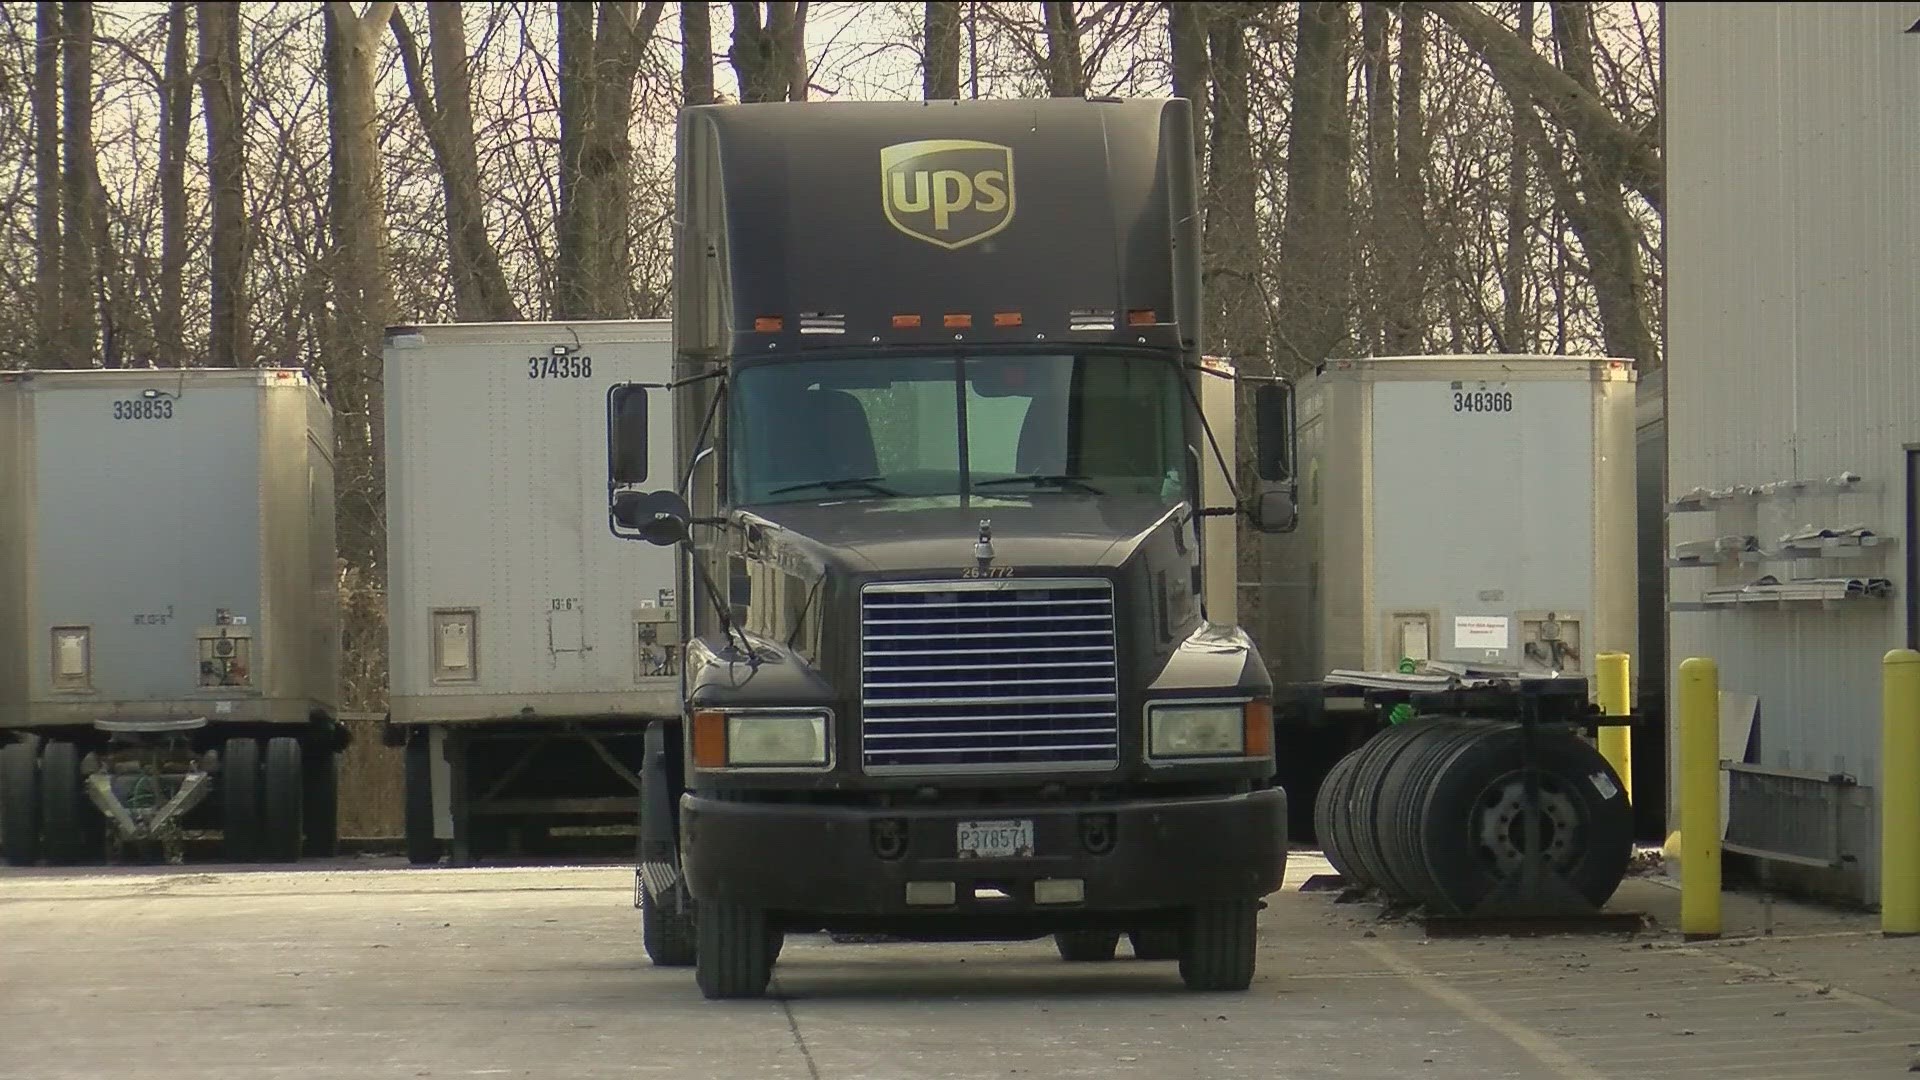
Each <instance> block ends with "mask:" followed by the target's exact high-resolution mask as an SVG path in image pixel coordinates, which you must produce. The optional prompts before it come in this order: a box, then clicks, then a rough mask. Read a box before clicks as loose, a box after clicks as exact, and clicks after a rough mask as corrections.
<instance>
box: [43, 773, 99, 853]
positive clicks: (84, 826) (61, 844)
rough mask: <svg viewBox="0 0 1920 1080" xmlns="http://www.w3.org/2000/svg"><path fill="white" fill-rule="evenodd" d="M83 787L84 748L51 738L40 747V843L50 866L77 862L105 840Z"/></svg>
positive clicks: (97, 816)
mask: <svg viewBox="0 0 1920 1080" xmlns="http://www.w3.org/2000/svg"><path fill="white" fill-rule="evenodd" d="M99 822H100V818H99V815H98V813H97V812H95V811H94V810H93V807H92V804H91V803H90V802H89V800H88V799H87V796H86V792H85V790H84V789H83V788H82V787H81V778H80V748H79V747H77V746H75V745H74V744H72V743H70V742H49V743H48V744H47V745H46V748H45V749H43V750H42V751H40V843H41V850H42V851H43V852H44V853H45V854H46V858H47V865H48V866H73V865H74V864H76V863H80V862H83V861H85V860H86V858H87V855H88V852H89V849H91V848H97V847H98V846H99V842H100V841H102V840H104V837H103V836H102V835H101V829H100V828H99V827H98V823H99Z"/></svg>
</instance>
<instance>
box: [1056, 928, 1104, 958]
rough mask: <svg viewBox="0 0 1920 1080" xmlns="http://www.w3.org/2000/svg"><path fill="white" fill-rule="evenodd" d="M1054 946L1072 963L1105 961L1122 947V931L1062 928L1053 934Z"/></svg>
mask: <svg viewBox="0 0 1920 1080" xmlns="http://www.w3.org/2000/svg"><path fill="white" fill-rule="evenodd" d="M1053 947H1054V949H1055V951H1057V952H1058V953H1059V954H1060V959H1062V960H1065V961H1067V962H1068V963H1071V964H1098V963H1103V962H1105V961H1108V960H1111V959H1113V954H1114V952H1115V951H1116V950H1118V949H1119V948H1120V931H1118V930H1062V931H1060V932H1058V933H1056V934H1054V935H1053Z"/></svg>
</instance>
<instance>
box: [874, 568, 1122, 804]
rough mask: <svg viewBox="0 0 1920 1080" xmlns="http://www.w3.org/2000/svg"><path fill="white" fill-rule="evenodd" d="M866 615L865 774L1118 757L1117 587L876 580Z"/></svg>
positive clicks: (1013, 767)
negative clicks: (1114, 622) (1115, 605)
mask: <svg viewBox="0 0 1920 1080" xmlns="http://www.w3.org/2000/svg"><path fill="white" fill-rule="evenodd" d="M860 615H861V752H862V760H863V761H864V763H865V766H866V769H867V771H869V772H967V771H973V772H985V771H1001V770H1004V771H1020V770H1029V769H1061V768H1067V769H1103V768H1111V767H1113V766H1114V765H1116V764H1117V763H1118V762H1119V758H1120V715H1119V705H1120V702H1119V687H1118V684H1117V682H1116V678H1117V672H1116V669H1115V663H1116V659H1117V657H1116V654H1115V651H1114V629H1113V586H1112V584H1111V583H1109V582H1106V581H1102V580H1098V579H1095V580H1073V581H1021V582H1012V581H993V582H985V581H979V582H974V581H946V582H913V583H911V584H906V583H903V584H899V585H869V586H867V587H866V589H865V590H864V591H863V592H862V593H861V598H860Z"/></svg>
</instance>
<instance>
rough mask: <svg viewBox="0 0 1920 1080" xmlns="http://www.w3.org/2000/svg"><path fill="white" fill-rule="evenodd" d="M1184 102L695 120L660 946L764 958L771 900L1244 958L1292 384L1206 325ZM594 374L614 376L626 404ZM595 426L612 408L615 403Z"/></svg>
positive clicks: (885, 106) (657, 736)
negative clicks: (1242, 612)
mask: <svg viewBox="0 0 1920 1080" xmlns="http://www.w3.org/2000/svg"><path fill="white" fill-rule="evenodd" d="M1191 124H1192V121H1191V113H1190V106H1189V103H1188V102H1186V101H1184V100H1178V99H1174V100H1149V101H1117V100H1047V101H996V102H955V103H927V104H919V103H914V104H892V103H803V104H787V103H779V104H745V105H721V106H703V107H696V108H691V109H688V110H686V111H684V112H683V113H682V114H681V117H680V120H679V125H678V213H677V214H676V216H675V221H676V229H677V232H676V236H675V301H674V343H673V344H674V361H675V375H674V380H673V383H672V387H671V390H670V392H671V394H672V395H673V398H674V411H675V417H676V420H675V434H676V439H675V442H676V459H675V466H674V470H673V476H672V478H671V479H672V481H673V482H672V483H671V484H667V483H647V484H626V483H621V482H618V481H617V480H616V481H615V482H614V483H612V484H611V485H610V488H609V510H610V527H611V528H612V529H613V531H615V532H616V533H618V534H620V535H622V536H628V537H633V538H636V539H642V540H647V541H651V542H653V543H655V544H659V545H662V546H678V547H679V548H680V549H681V550H682V551H683V553H684V559H683V563H682V573H683V578H682V581H681V592H680V595H682V596H683V597H686V598H687V599H686V602H685V603H684V604H683V605H681V609H680V610H681V612H682V615H681V618H682V621H683V624H684V627H683V628H684V633H685V641H686V645H685V646H684V648H685V663H684V665H683V667H682V668H681V686H682V697H683V704H682V709H681V715H680V717H679V718H678V720H677V721H675V722H672V723H665V724H658V725H654V726H652V727H651V728H650V729H649V731H648V734H647V760H646V763H645V766H644V769H643V773H642V785H641V786H642V791H643V798H642V811H641V834H642V835H641V852H640V860H639V866H638V867H637V878H638V880H637V882H636V888H637V890H638V893H639V896H638V898H637V899H638V901H639V903H640V904H641V906H642V908H643V915H644V932H645V940H646V943H647V949H648V952H649V954H650V956H651V957H652V959H653V960H654V962H655V963H658V964H664V965H689V964H690V965H693V966H695V967H696V969H697V981H698V983H699V986H700V988H701V990H702V992H703V993H704V994H705V995H706V996H708V997H713V998H730V997H752V996H757V995H760V994H762V993H764V991H765V989H766V987H767V984H768V979H769V976H770V971H771V967H772V965H773V964H774V962H775V960H776V957H777V956H778V954H779V951H780V944H781V941H782V940H783V935H784V934H786V933H789V932H819V931H861V932H882V933H889V934H894V935H897V936H903V937H907V938H920V939H935V938H937V939H948V940H951V939H970V940H1008V939H1027V940H1031V939H1035V938H1040V937H1044V936H1046V935H1049V934H1051V935H1053V936H1054V939H1055V942H1056V944H1057V947H1058V950H1059V952H1060V954H1061V955H1062V957H1064V958H1065V959H1068V960H1076V961H1100V960H1108V959H1111V958H1112V957H1113V956H1114V955H1115V952H1116V948H1117V945H1118V942H1119V939H1120V938H1121V937H1122V936H1123V935H1129V936H1130V937H1131V941H1132V948H1133V951H1134V952H1135V954H1136V955H1137V956H1142V957H1152V958H1158V959H1163V960H1177V961H1178V962H1179V970H1180V973H1181V976H1182V978H1183V979H1184V981H1185V983H1186V985H1187V986H1188V987H1190V988H1193V989H1196V990H1240V989H1244V988H1245V987H1246V986H1247V985H1248V984H1249V982H1250V981H1251V979H1252V976H1253V972H1254V952H1255V917H1256V914H1257V912H1258V911H1259V910H1260V908H1261V906H1262V904H1261V898H1262V897H1263V896H1266V895H1268V894H1269V893H1271V892H1273V891H1274V890H1276V889H1277V888H1278V887H1279V886H1280V883H1281V878H1282V874H1283V871H1284V869H1285V863H1286V825H1287V795H1286V792H1285V791H1283V790H1282V789H1280V788H1279V787H1276V786H1275V785H1274V783H1273V781H1272V777H1273V775H1274V758H1273V750H1272V731H1273V725H1272V719H1271V689H1272V687H1271V681H1270V678H1269V676H1268V674H1267V669H1266V664H1265V663H1264V662H1263V660H1262V659H1261V656H1260V654H1259V651H1258V650H1257V649H1256V648H1255V646H1254V644H1253V642H1252V641H1251V640H1250V639H1249V638H1248V636H1247V634H1246V633H1244V632H1243V631H1242V629H1241V628H1240V627H1239V626H1238V625H1237V615H1236V612H1235V607H1234V587H1235V583H1234V575H1235V554H1234V529H1235V518H1236V515H1238V514H1240V513H1242V512H1243V511H1244V512H1247V513H1250V514H1251V515H1252V516H1253V518H1254V520H1255V522H1256V523H1257V524H1258V525H1259V526H1260V527H1261V528H1262V529H1265V530H1270V531H1277V530H1284V529H1286V528H1289V527H1290V526H1291V520H1292V517H1293V506H1294V497H1293V490H1292V482H1291V477H1290V475H1289V473H1290V468H1291V454H1290V453H1289V447H1290V442H1291V437H1292V420H1291V412H1292V395H1291V387H1290V386H1288V385H1287V384H1285V383H1284V382H1280V381H1277V380H1275V381H1270V382H1268V383H1265V384H1263V385H1261V386H1260V387H1259V389H1258V394H1257V398H1258V407H1257V408H1256V409H1254V410H1252V412H1254V413H1255V414H1256V415H1257V417H1258V425H1259V430H1258V431H1257V432H1256V433H1254V434H1256V435H1257V438H1256V439H1255V440H1254V441H1255V442H1256V443H1257V444H1258V445H1259V446H1260V447H1261V448H1262V453H1261V455H1260V462H1259V470H1258V471H1259V475H1260V480H1261V487H1260V490H1258V491H1249V490H1236V489H1235V486H1234V484H1233V483H1232V479H1231V478H1232V475H1233V471H1232V469H1231V468H1230V467H1229V465H1228V463H1229V462H1230V461H1231V455H1232V454H1233V448H1234V440H1235V431H1234V415H1233V413H1234V409H1233V404H1234V399H1235V392H1234V391H1235V382H1236V380H1235V374H1234V370H1233V368H1232V366H1231V365H1230V364H1228V363H1225V362H1222V361H1218V360H1211V359H1206V358H1203V353H1202V349H1203V342H1202V339H1201V315H1200V312H1201V310H1202V308H1201V302H1200V301H1201V297H1200V272H1199V267H1200V246H1199V234H1198V225H1197V223H1198V213H1197V208H1196V206H1195V188H1194V155H1193V135H1192V126H1191ZM659 392H660V388H658V387H648V386H637V385H636V386H632V387H615V388H613V390H612V392H611V393H610V394H609V401H608V411H609V416H612V417H617V416H619V415H622V414H623V413H624V412H627V411H629V410H628V406H627V405H626V404H625V402H626V398H627V395H629V394H642V393H645V394H655V393H659ZM609 430H610V431H611V432H612V445H611V447H610V453H611V456H612V458H613V459H614V460H625V459H627V458H628V457H630V456H632V455H633V454H634V453H637V450H635V449H634V448H633V447H632V446H630V445H629V443H628V441H627V440H629V439H630V438H636V437H637V436H634V435H632V434H631V433H630V432H629V431H628V429H626V428H625V427H623V426H621V425H619V424H610V425H609Z"/></svg>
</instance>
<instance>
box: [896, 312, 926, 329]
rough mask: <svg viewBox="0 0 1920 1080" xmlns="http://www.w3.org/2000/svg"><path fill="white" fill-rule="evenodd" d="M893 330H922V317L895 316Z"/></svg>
mask: <svg viewBox="0 0 1920 1080" xmlns="http://www.w3.org/2000/svg"><path fill="white" fill-rule="evenodd" d="M893 328H894V329H895V330H918V329H920V316H918V315H895V316H894V317H893Z"/></svg>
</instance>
